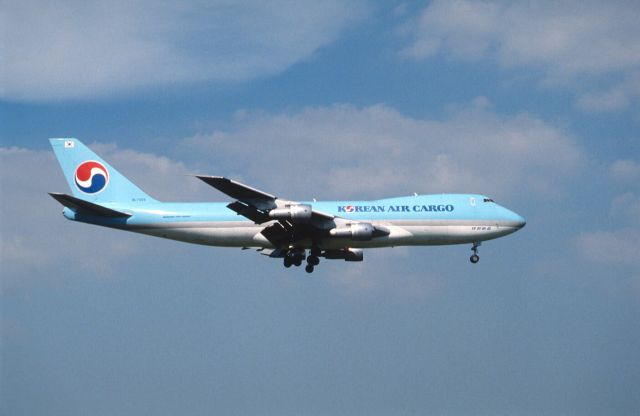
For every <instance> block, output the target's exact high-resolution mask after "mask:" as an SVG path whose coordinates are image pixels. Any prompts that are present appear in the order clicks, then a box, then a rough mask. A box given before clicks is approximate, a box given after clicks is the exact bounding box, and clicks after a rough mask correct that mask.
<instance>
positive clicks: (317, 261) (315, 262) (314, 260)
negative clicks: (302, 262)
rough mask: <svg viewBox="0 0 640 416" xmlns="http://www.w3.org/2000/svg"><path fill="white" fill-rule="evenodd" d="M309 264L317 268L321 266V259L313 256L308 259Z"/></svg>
mask: <svg viewBox="0 0 640 416" xmlns="http://www.w3.org/2000/svg"><path fill="white" fill-rule="evenodd" d="M307 262H308V263H309V264H310V265H312V266H317V265H318V264H320V259H319V258H318V256H314V255H311V256H309V257H308V258H307Z"/></svg>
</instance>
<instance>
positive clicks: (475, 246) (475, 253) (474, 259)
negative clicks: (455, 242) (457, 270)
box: [469, 241, 482, 264]
mask: <svg viewBox="0 0 640 416" xmlns="http://www.w3.org/2000/svg"><path fill="white" fill-rule="evenodd" d="M480 244H482V243H481V242H479V241H478V242H477V243H473V247H471V251H473V254H472V255H471V257H469V261H471V263H473V264H476V263H477V262H479V261H480V256H478V247H479V246H480Z"/></svg>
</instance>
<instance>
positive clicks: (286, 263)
mask: <svg viewBox="0 0 640 416" xmlns="http://www.w3.org/2000/svg"><path fill="white" fill-rule="evenodd" d="M283 263H284V267H286V268H287V269H288V268H289V267H291V258H289V257H285V258H284V261H283Z"/></svg>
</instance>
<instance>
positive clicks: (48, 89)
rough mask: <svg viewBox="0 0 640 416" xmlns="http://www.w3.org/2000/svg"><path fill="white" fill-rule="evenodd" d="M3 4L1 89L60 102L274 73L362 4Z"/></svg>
mask: <svg viewBox="0 0 640 416" xmlns="http://www.w3.org/2000/svg"><path fill="white" fill-rule="evenodd" d="M2 11H3V15H4V16H3V17H4V19H3V25H4V27H3V31H4V33H5V40H4V41H3V42H2V43H1V44H0V45H1V46H0V47H1V48H2V50H1V53H0V60H1V65H0V71H2V72H1V73H0V79H2V80H3V82H2V90H0V94H1V95H2V97H4V98H8V99H13V100H41V99H46V100H55V99H69V98H72V99H78V98H80V99H81V98H87V97H95V96H106V95H112V94H118V93H122V92H127V91H130V90H133V89H138V88H146V87H150V86H171V85H174V84H175V83H184V82H197V81H203V80H214V81H228V80H233V81H243V80H248V79H252V78H255V77H260V76H267V75H271V74H274V73H278V72H281V71H283V70H284V69H286V68H287V67H289V66H290V65H293V64H295V63H296V62H300V61H301V60H304V59H307V58H309V57H310V56H311V55H312V54H313V53H314V52H315V51H316V50H317V49H318V48H319V47H321V46H323V45H325V44H327V43H329V42H331V41H333V40H334V39H335V38H336V37H337V36H338V34H339V32H340V31H341V30H342V29H343V28H345V26H346V25H347V24H348V23H349V22H351V21H353V19H354V18H356V17H357V16H359V15H360V14H362V4H361V3H360V2H349V3H348V4H347V3H344V2H338V1H333V0H330V1H323V2H313V1H288V0H281V1H276V2H268V3H265V2H255V1H240V2H229V1H224V0H219V1H211V2H201V1H195V0H194V1H186V2H177V3H172V2H155V1H149V0H139V1H110V2H98V1H89V2H48V1H41V0H25V1H10V2H8V3H5V4H3V7H2Z"/></svg>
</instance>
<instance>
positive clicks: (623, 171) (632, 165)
mask: <svg viewBox="0 0 640 416" xmlns="http://www.w3.org/2000/svg"><path fill="white" fill-rule="evenodd" d="M609 176H610V177H611V178H612V179H615V180H617V181H621V182H634V181H640V163H638V162H636V161H635V160H629V159H621V160H616V161H615V162H613V163H612V164H611V166H610V167H609Z"/></svg>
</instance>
